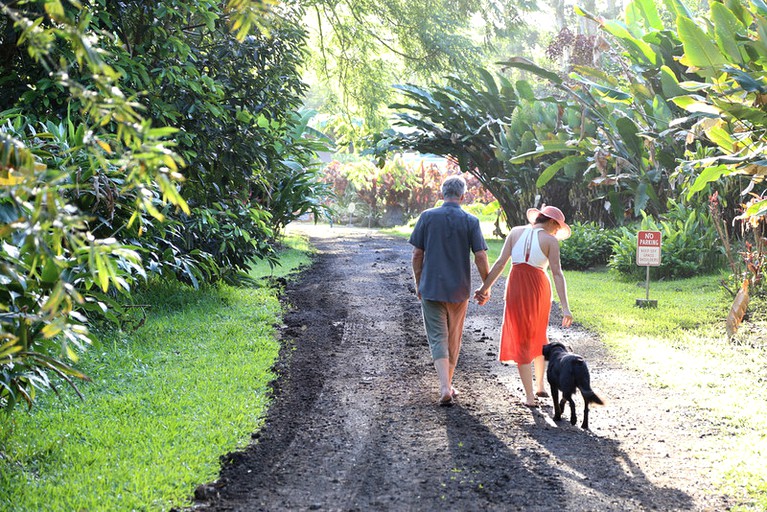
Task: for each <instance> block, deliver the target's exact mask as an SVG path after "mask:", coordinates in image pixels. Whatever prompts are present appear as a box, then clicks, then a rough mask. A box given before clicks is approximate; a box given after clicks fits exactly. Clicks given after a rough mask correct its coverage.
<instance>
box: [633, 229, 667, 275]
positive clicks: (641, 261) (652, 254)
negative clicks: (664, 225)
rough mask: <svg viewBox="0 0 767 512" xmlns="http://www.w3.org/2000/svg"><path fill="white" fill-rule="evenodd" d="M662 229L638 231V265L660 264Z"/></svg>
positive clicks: (656, 265)
mask: <svg viewBox="0 0 767 512" xmlns="http://www.w3.org/2000/svg"><path fill="white" fill-rule="evenodd" d="M660 241H661V235H660V231H640V232H639V233H637V265H638V266H640V267H659V266H660Z"/></svg>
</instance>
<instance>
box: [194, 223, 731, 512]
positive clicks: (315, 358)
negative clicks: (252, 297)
mask: <svg viewBox="0 0 767 512" xmlns="http://www.w3.org/2000/svg"><path fill="white" fill-rule="evenodd" d="M306 231H307V233H309V234H310V236H311V240H312V242H313V243H314V245H316V247H317V248H318V250H319V254H318V255H317V257H316V259H315V264H314V265H313V266H312V267H311V268H310V269H308V270H307V271H306V272H304V273H303V274H302V276H301V277H300V278H299V279H298V280H296V281H293V282H290V283H288V285H287V288H286V294H285V300H286V302H287V304H288V305H289V306H290V308H291V311H290V313H289V314H288V315H287V316H286V318H285V325H284V326H283V328H282V336H283V338H284V340H285V349H284V350H283V352H282V355H281V359H280V363H279V365H278V371H279V374H280V378H279V379H278V380H277V381H276V382H275V384H274V394H275V401H274V404H273V406H272V407H271V409H270V412H269V415H268V418H267V421H266V425H265V427H264V428H263V429H262V430H261V431H260V433H258V434H255V435H254V442H253V444H252V445H251V446H250V447H249V448H248V449H247V450H245V451H243V452H239V453H234V454H229V455H227V456H226V457H224V458H223V468H222V472H221V477H220V479H219V480H218V481H217V482H215V483H213V484H210V485H208V486H205V487H204V488H201V489H200V493H199V496H200V497H201V498H203V499H202V500H200V501H199V502H198V503H197V504H196V505H195V508H196V509H201V510H211V511H224V510H227V511H229V510H237V511H254V510H267V511H281V510H344V511H346V510H348V511H352V510H393V511H398V510H423V511H431V510H461V511H463V510H541V511H543V510H546V511H550V510H572V511H586V510H600V511H602V510H615V511H626V510H726V509H727V508H729V507H730V506H731V500H730V499H729V498H727V497H726V496H722V495H719V494H717V493H716V491H715V489H714V488H713V486H712V485H711V482H710V481H709V480H708V475H709V474H710V469H711V468H710V466H709V465H710V464H711V463H710V462H707V460H706V458H705V457H701V455H702V454H701V453H699V450H700V449H701V448H700V447H699V444H700V443H698V442H697V441H699V437H700V436H699V434H698V433H697V431H696V429H695V428H694V427H692V426H691V425H690V418H689V417H687V416H686V415H685V409H684V407H683V405H684V403H683V397H677V396H672V395H669V394H666V393H664V392H663V391H661V390H658V389H653V388H651V387H650V386H648V385H647V384H646V383H645V382H643V380H642V378H641V376H640V375H638V374H636V373H634V372H632V371H629V370H627V369H625V368H622V367H621V366H620V365H618V364H617V363H615V362H614V361H613V360H612V359H611V358H610V355H609V353H608V352H607V351H606V350H605V349H604V348H603V347H602V345H601V343H600V342H599V340H598V339H595V337H594V336H591V335H589V334H588V333H587V332H584V331H582V330H580V329H579V328H578V327H577V325H576V326H575V327H574V328H571V329H568V330H561V329H558V328H557V327H555V322H556V321H557V320H558V319H557V318H556V315H553V316H554V318H552V328H551V337H552V338H554V339H557V340H560V341H565V342H566V343H568V344H569V345H571V346H572V347H573V349H574V351H575V352H578V353H580V354H582V355H584V356H585V357H586V360H587V361H588V362H589V366H590V368H591V374H592V386H593V387H594V389H595V390H596V391H598V392H600V393H601V394H602V395H603V396H605V397H606V398H607V399H608V401H609V402H608V405H607V406H606V407H602V408H594V409H592V413H591V416H590V426H591V429H592V430H591V431H590V432H589V431H583V430H581V429H580V428H579V427H578V426H577V425H576V426H571V425H570V423H569V422H567V421H563V422H559V423H556V424H555V423H554V422H553V421H552V420H551V417H552V415H553V411H552V407H551V402H550V400H548V401H545V402H544V407H542V408H541V409H540V410H530V409H528V408H526V407H524V406H523V405H522V403H521V399H522V397H523V393H522V391H521V383H520V382H519V380H518V377H517V374H516V369H515V368H512V367H506V366H503V365H501V364H500V363H498V362H497V361H496V342H497V339H498V333H499V329H500V318H501V311H502V307H503V301H502V293H501V291H502V290H503V283H502V282H499V283H498V284H496V286H495V287H494V289H495V295H494V297H493V299H492V300H491V302H490V303H489V304H488V305H487V306H484V307H482V308H480V307H478V306H477V305H476V304H471V305H470V306H469V312H468V318H467V322H466V329H465V335H464V344H463V349H462V354H461V359H460V361H459V363H458V368H457V370H456V380H455V386H456V388H458V390H459V391H460V397H459V400H458V404H457V405H455V406H454V407H449V408H446V407H439V406H437V398H438V396H437V391H438V390H437V385H436V378H435V373H434V369H433V366H432V363H431V360H430V356H429V351H428V347H427V345H426V338H425V335H424V333H423V327H422V324H421V317H420V306H419V303H418V301H417V299H416V297H415V295H414V293H413V286H412V279H411V276H410V255H411V247H410V246H409V245H408V244H407V242H406V241H405V240H402V239H394V238H388V237H385V236H381V235H379V234H377V233H375V232H372V231H367V230H358V229H347V228H334V229H328V228H316V227H307V228H306ZM476 279H478V278H477V277H476V276H475V282H477V281H476ZM575 315H576V321H577V312H575ZM579 398H580V397H578V399H576V405H577V407H578V416H579V419H580V416H581V415H582V410H581V408H582V402H580V401H579Z"/></svg>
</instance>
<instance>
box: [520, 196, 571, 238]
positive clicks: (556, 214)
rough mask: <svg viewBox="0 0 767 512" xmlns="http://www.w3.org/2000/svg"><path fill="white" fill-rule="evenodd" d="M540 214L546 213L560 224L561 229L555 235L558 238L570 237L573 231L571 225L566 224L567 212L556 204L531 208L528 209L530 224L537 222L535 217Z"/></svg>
mask: <svg viewBox="0 0 767 512" xmlns="http://www.w3.org/2000/svg"><path fill="white" fill-rule="evenodd" d="M538 215H545V216H546V217H548V218H550V219H554V220H555V221H556V222H557V224H559V229H558V230H557V232H556V234H555V235H554V236H555V237H556V238H557V240H566V239H568V238H570V234H571V233H572V231H571V230H570V226H568V225H567V224H565V214H564V213H562V210H560V209H559V208H557V207H556V206H547V205H545V204H544V205H543V206H541V209H540V210H539V209H538V208H529V209H528V210H527V220H528V221H530V224H535V219H537V218H538Z"/></svg>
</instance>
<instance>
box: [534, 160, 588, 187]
mask: <svg viewBox="0 0 767 512" xmlns="http://www.w3.org/2000/svg"><path fill="white" fill-rule="evenodd" d="M587 161H588V160H587V159H586V157H585V156H583V155H570V156H566V157H564V158H560V159H559V160H557V161H556V162H554V163H553V164H551V165H550V166H548V167H546V169H544V170H543V172H542V173H541V175H540V176H538V180H537V181H536V182H535V186H536V187H538V188H541V187H543V186H545V185H546V183H548V182H549V181H551V178H553V177H554V175H555V174H556V173H557V172H559V170H560V169H562V168H564V167H566V166H567V165H571V164H579V163H585V162H587Z"/></svg>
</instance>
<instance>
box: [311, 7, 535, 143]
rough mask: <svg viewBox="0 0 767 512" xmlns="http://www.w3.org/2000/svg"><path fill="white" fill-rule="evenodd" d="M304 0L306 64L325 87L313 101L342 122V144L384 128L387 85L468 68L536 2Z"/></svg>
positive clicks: (464, 71) (434, 78)
mask: <svg viewBox="0 0 767 512" xmlns="http://www.w3.org/2000/svg"><path fill="white" fill-rule="evenodd" d="M304 4H305V5H306V7H307V18H306V23H307V26H308V27H309V29H310V35H311V44H310V48H312V49H313V51H312V53H311V57H310V70H311V73H312V75H313V77H314V78H313V80H314V81H315V85H316V86H315V89H321V90H322V91H323V93H324V94H323V97H321V98H319V99H317V101H316V103H314V104H311V106H312V107H314V108H318V109H321V110H322V111H324V112H327V113H330V114H331V115H334V116H336V117H335V121H334V124H335V126H336V127H338V126H339V125H343V126H344V127H343V128H340V130H338V131H341V132H344V133H346V134H348V135H351V136H352V139H351V140H350V139H342V141H341V142H342V144H343V145H346V144H349V143H352V144H358V143H359V140H360V138H361V137H364V136H365V135H367V134H368V133H371V132H375V131H380V130H383V129H385V128H386V127H387V125H388V120H387V116H386V111H385V107H386V106H387V105H388V104H389V103H391V102H392V100H393V98H394V96H393V91H392V90H391V89H390V86H391V85H393V84H396V83H403V82H410V83H424V82H426V81H438V80H441V79H442V78H443V77H444V76H445V75H446V74H452V73H460V74H466V75H469V74H471V73H472V69H473V68H474V67H475V66H476V65H478V64H481V62H482V59H483V58H485V57H486V56H487V55H488V54H492V52H493V47H492V43H493V42H494V41H495V38H496V36H498V35H501V34H503V35H512V34H515V32H517V31H518V29H519V27H520V26H521V18H520V12H521V11H522V10H525V9H530V8H532V7H533V3H532V2H527V3H525V2H523V3H518V2H515V3H512V2H509V1H507V0H504V1H502V2H494V1H487V0H482V1H480V2H467V1H450V0H439V1H436V2H434V1H425V0H407V1H406V0H392V1H387V2H376V1H371V0H364V1H358V0H354V1H352V0H342V1H341V2H337V1H335V0H334V1H330V0H307V1H306V2H304ZM445 70H451V71H452V73H446V72H445ZM465 78H469V77H468V76H466V77H465ZM350 125H351V126H352V127H355V126H356V128H354V129H351V128H349V126H350Z"/></svg>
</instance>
